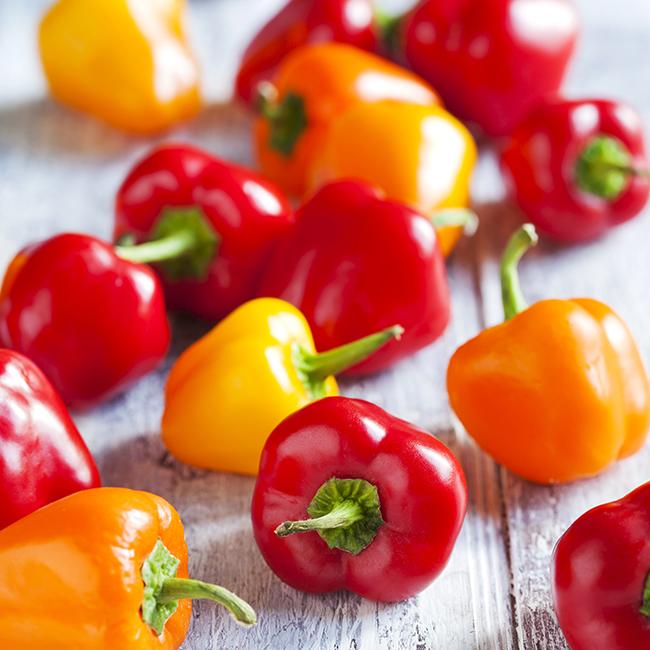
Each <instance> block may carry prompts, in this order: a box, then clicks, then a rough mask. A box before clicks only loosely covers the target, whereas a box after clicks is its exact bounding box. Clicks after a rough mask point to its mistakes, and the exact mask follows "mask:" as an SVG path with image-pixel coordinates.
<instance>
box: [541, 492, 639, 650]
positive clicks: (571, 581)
mask: <svg viewBox="0 0 650 650" xmlns="http://www.w3.org/2000/svg"><path fill="white" fill-rule="evenodd" d="M553 593H554V600H555V612H556V614H557V618H558V621H559V623H560V627H561V628H562V631H563V632H564V635H565V636H566V638H567V641H568V642H569V645H570V647H571V650H614V649H619V648H620V650H647V648H650V483H646V484H645V485H642V486H641V487H639V488H637V489H636V490H635V491H634V492H632V493H631V494H628V495H627V496H625V497H623V498H622V499H620V500H619V501H614V502H613V503H606V504H605V505H602V506H598V507H597V508H593V509H592V510H590V511H589V512H587V513H585V514H584V515H582V517H580V518H579V519H578V520H577V521H576V522H575V523H574V524H573V525H572V526H571V527H570V528H569V530H567V531H566V533H564V535H563V536H562V538H561V539H560V541H559V542H558V544H557V546H556V547H555V553H554V555H553Z"/></svg>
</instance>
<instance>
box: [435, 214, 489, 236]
mask: <svg viewBox="0 0 650 650" xmlns="http://www.w3.org/2000/svg"><path fill="white" fill-rule="evenodd" d="M431 223H432V224H433V226H434V228H435V229H436V230H440V229H441V228H454V227H457V228H462V229H463V230H464V231H465V234H466V235H468V236H471V235H473V234H474V233H475V232H476V231H477V230H478V216H477V215H476V212H474V211H473V210H469V209H468V208H449V209H448V210H440V211H439V212H435V213H434V214H433V216H432V217H431Z"/></svg>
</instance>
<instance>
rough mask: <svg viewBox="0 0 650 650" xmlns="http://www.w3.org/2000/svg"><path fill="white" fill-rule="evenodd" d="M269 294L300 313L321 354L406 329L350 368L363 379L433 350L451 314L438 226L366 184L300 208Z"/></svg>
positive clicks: (264, 288) (342, 187)
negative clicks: (381, 332) (371, 336)
mask: <svg viewBox="0 0 650 650" xmlns="http://www.w3.org/2000/svg"><path fill="white" fill-rule="evenodd" d="M260 295H264V296H274V297H277V298H282V299H283V300H286V301H288V302H290V303H291V304H293V305H294V306H295V307H297V308H298V309H299V310H300V311H301V312H302V313H303V314H304V315H305V318H306V319H307V321H308V322H309V324H310V326H311V329H312V332H313V334H314V339H315V341H316V347H317V349H321V350H327V349H330V348H332V347H336V346H339V345H342V344H343V343H345V342H346V341H352V340H354V339H357V338H360V337H362V336H366V335H368V334H370V333H372V332H375V331H378V330H380V329H383V328H385V327H388V326H389V325H391V324H392V323H400V324H401V325H402V326H403V327H404V334H403V335H402V337H401V338H400V340H399V341H395V342H392V343H388V344H387V345H385V346H384V347H382V348H381V349H380V350H378V351H377V352H375V353H374V354H373V355H372V356H369V357H368V358H367V359H365V360H364V361H362V362H361V363H360V364H357V365H356V366H354V367H353V368H350V369H348V371H347V374H356V375H359V374H368V373H373V372H377V371H378V370H381V369H384V368H387V367H389V366H391V365H392V364H394V363H396V362H397V361H398V360H400V359H402V358H404V357H406V356H408V355H410V354H413V353H414V352H416V351H417V350H420V349H421V348H423V347H425V346H427V345H429V344H430V343H432V342H433V341H435V340H436V339H437V338H438V337H439V336H440V335H441V334H442V333H443V331H444V330H445V328H446V327H447V323H448V322H449V315H450V305H449V288H448V285H447V273H446V270H445V264H444V259H443V257H442V254H441V252H440V247H439V245H438V238H437V237H436V231H435V229H434V228H433V226H432V224H431V223H430V221H429V220H428V219H427V218H426V217H423V216H422V215H420V214H419V213H417V212H415V211H413V210H411V209H410V208H408V207H407V206H405V205H402V204H399V203H395V202H393V201H389V200H386V199H385V198H384V197H383V196H382V195H381V193H380V192H379V191H377V190H376V189H374V188H372V187H370V186H369V185H366V184H365V183H360V182H357V181H339V182H336V183H332V184H330V185H326V186H325V187H323V188H322V189H321V190H320V191H319V192H317V193H316V194H315V195H314V196H313V197H312V198H311V199H310V200H309V201H308V202H307V203H306V204H305V205H304V206H303V207H302V208H301V209H300V210H299V212H298V218H297V223H296V226H295V228H294V230H293V231H292V232H291V233H290V234H289V235H287V237H286V238H285V239H284V240H283V242H282V243H281V244H280V245H279V246H278V248H277V250H276V252H275V255H274V256H273V258H272V259H271V262H270V263H269V266H268V267H267V270H266V274H265V276H264V280H263V282H262V285H261V287H260Z"/></svg>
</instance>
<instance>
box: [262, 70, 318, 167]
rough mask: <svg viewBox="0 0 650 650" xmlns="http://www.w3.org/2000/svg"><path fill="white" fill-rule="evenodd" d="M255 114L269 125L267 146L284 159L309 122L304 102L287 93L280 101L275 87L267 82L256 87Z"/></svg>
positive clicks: (295, 95) (298, 97)
mask: <svg viewBox="0 0 650 650" xmlns="http://www.w3.org/2000/svg"><path fill="white" fill-rule="evenodd" d="M256 105H257V112H258V113H259V114H260V115H261V116H262V117H263V118H264V119H265V120H267V122H268V123H269V126H270V134H269V146H270V147H271V149H273V150H274V151H277V152H278V153H279V154H281V155H282V156H284V157H285V158H289V157H290V156H291V155H292V154H293V151H294V149H295V148H296V145H297V144H298V140H299V139H300V136H301V135H302V134H303V132H304V131H305V129H306V128H307V126H308V125H309V121H308V119H307V109H306V107H305V100H304V99H303V98H302V97H301V96H300V95H298V94H297V93H294V92H288V93H287V94H286V95H285V96H284V98H283V99H282V100H281V101H280V100H279V99H278V92H277V89H276V88H275V86H273V84H271V83H270V82H268V81H265V82H262V83H261V84H259V86H258V87H257V101H256Z"/></svg>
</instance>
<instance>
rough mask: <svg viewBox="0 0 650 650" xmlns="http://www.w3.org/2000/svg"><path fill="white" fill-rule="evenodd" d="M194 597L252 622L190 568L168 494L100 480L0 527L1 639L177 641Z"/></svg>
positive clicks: (54, 648)
mask: <svg viewBox="0 0 650 650" xmlns="http://www.w3.org/2000/svg"><path fill="white" fill-rule="evenodd" d="M191 598H206V599H209V600H213V601H214V602H217V603H219V604H221V605H223V606H224V607H226V608H227V609H228V611H229V612H230V613H231V615H232V616H233V617H234V618H236V619H237V620H238V621H239V622H241V623H244V624H247V625H248V624H253V623H254V622H255V618H256V617H255V612H254V611H253V610H252V609H251V607H250V605H248V603H246V602H244V601H243V600H241V599H240V598H238V597H237V596H236V595H235V594H233V593H231V592H229V591H228V590H227V589H224V588H223V587H218V586H216V585H210V584H207V583H203V582H200V581H197V580H190V579H189V578H188V577H187V545H186V544H185V538H184V535H183V524H182V522H181V520H180V517H179V516H178V513H177V512H176V511H175V510H174V508H173V507H172V506H171V505H170V504H169V503H167V502H166V501H165V500H164V499H162V498H160V497H158V496H155V495H153V494H149V493H147V492H139V491H136V490H128V489H125V488H96V489H93V490H85V491H83V492H78V493H76V494H73V495H71V496H69V497H65V498H64V499H60V500H59V501H55V502H54V503H51V504H49V505H47V506H45V507H44V508H41V509H40V510H37V511H36V512H34V513H32V514H31V515H28V516H27V517H24V518H23V519H20V520H18V521H17V522H15V523H14V524H12V525H11V526H9V527H8V528H5V529H4V530H2V531H0V647H2V648H7V649H9V648H11V650H32V649H33V648H40V649H42V650H70V648H84V650H117V649H119V650H154V649H159V650H178V648H180V646H181V644H182V643H183V641H184V640H185V637H186V635H187V631H188V629H189V625H190V617H191V611H192V605H191V601H190V600H189V599H191Z"/></svg>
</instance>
